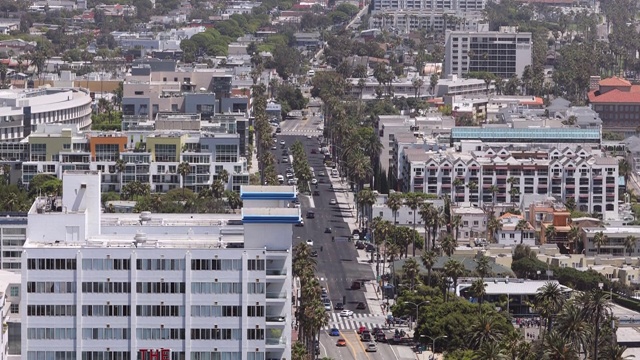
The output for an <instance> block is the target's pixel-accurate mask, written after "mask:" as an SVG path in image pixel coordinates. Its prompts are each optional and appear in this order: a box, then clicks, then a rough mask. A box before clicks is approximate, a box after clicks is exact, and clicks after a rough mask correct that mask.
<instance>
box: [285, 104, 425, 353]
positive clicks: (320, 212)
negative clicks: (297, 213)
mask: <svg viewBox="0 0 640 360" xmlns="http://www.w3.org/2000/svg"><path fill="white" fill-rule="evenodd" d="M318 119H319V118H318ZM316 121H317V120H316ZM280 126H281V130H282V133H281V134H278V137H277V141H278V143H277V150H273V152H274V154H275V156H276V159H278V160H279V161H280V163H279V164H278V174H281V175H284V174H285V172H286V169H287V168H288V167H289V166H291V160H292V159H291V157H290V156H289V159H288V163H283V162H282V159H283V155H282V152H283V149H282V147H283V146H282V145H281V143H280V142H281V141H284V142H285V145H284V147H285V148H289V147H291V145H292V144H293V143H294V142H295V141H296V140H299V141H300V142H302V144H303V145H304V146H305V149H306V150H307V157H308V160H309V165H310V166H311V167H313V169H314V171H315V174H316V178H317V179H318V185H317V188H316V187H315V186H314V185H311V190H312V191H313V190H318V191H319V193H320V195H319V196H307V195H302V194H301V195H300V196H299V198H300V202H301V208H302V215H303V217H304V227H295V228H294V232H293V234H294V235H293V236H294V245H296V244H298V243H300V242H303V241H307V240H308V239H311V240H313V248H314V250H316V251H317V252H318V257H317V258H316V262H317V271H316V274H317V276H318V278H319V279H320V283H321V285H322V286H324V287H325V288H326V289H327V291H328V293H329V299H330V300H331V304H332V306H334V305H335V304H336V303H338V302H345V309H349V310H352V311H353V312H354V316H353V317H349V318H341V317H340V316H339V314H338V313H339V311H335V310H331V311H330V312H329V313H330V319H329V325H328V326H326V327H325V328H324V329H322V330H321V335H320V345H321V346H320V354H321V357H323V356H328V357H330V358H332V359H336V360H337V359H344V360H386V359H398V360H405V359H406V360H408V359H415V354H414V353H413V351H411V349H409V348H408V347H397V346H391V345H388V344H384V343H380V344H378V349H377V351H376V352H366V351H365V349H366V343H362V342H361V341H360V338H359V336H358V334H357V333H356V331H357V329H358V328H359V327H360V326H365V327H367V328H368V329H373V328H375V327H383V325H384V323H385V315H384V314H383V313H382V311H381V310H380V302H379V300H378V298H377V294H376V293H375V290H374V287H373V280H374V273H373V270H372V267H371V264H369V263H367V261H366V253H364V251H363V250H360V251H358V250H356V248H355V244H354V243H353V242H349V241H347V240H346V237H347V236H350V235H351V229H353V228H355V222H356V210H355V209H354V205H353V194H352V193H347V191H346V190H345V189H344V187H343V186H341V185H340V183H339V180H338V179H337V178H331V177H330V173H329V171H327V170H328V169H326V168H325V167H324V165H323V158H324V156H323V155H322V154H320V153H317V154H311V149H313V148H315V149H318V148H319V143H318V139H317V135H319V134H320V133H321V132H320V131H315V133H313V132H311V131H312V130H313V129H315V127H316V126H317V125H314V124H313V120H311V116H309V120H306V121H304V120H286V121H283V122H281V125H280ZM303 130H307V131H308V132H306V133H303V132H301V131H303ZM296 132H297V133H298V134H300V135H293V134H296ZM303 134H304V135H303ZM308 135H311V139H309V138H308V137H307V136H308ZM320 172H324V175H320ZM332 180H333V185H334V187H335V188H336V190H335V191H332V190H330V186H331V184H332ZM331 200H336V205H330V202H331ZM308 210H312V211H314V213H315V218H313V219H307V218H306V213H307V211H308ZM327 228H330V230H331V232H330V233H327V232H325V231H326V230H327ZM339 237H345V238H340V239H338V238H339ZM333 238H336V239H337V240H336V241H335V242H334V241H333V240H332V239H333ZM354 281H366V283H365V286H363V287H362V289H360V290H351V289H350V287H351V284H352V282H354ZM359 302H363V303H365V304H366V309H365V310H358V309H356V305H357V304H358V303H359ZM334 327H335V328H337V329H339V330H340V332H341V335H340V336H339V337H336V336H333V337H332V336H329V330H330V329H331V328H334ZM387 336H388V337H392V336H393V332H392V331H388V332H387ZM338 338H342V339H345V340H346V345H347V346H345V347H337V346H336V341H337V340H338Z"/></svg>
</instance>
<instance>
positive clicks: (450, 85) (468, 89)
mask: <svg viewBox="0 0 640 360" xmlns="http://www.w3.org/2000/svg"><path fill="white" fill-rule="evenodd" d="M495 91H496V86H495V83H494V82H492V83H490V84H489V85H488V86H487V84H486V83H485V82H484V80H482V79H464V78H461V77H458V75H455V74H451V75H449V76H447V78H445V79H439V80H438V85H436V89H435V95H436V96H437V97H442V96H445V95H449V96H459V95H467V96H469V95H483V96H486V95H487V92H488V93H489V94H493V93H495Z"/></svg>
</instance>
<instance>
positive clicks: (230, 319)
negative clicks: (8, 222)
mask: <svg viewBox="0 0 640 360" xmlns="http://www.w3.org/2000/svg"><path fill="white" fill-rule="evenodd" d="M63 187H64V191H63V197H62V199H61V204H62V211H59V210H57V208H56V206H52V204H55V203H57V202H59V201H60V200H59V199H47V198H38V199H36V201H35V202H34V204H33V206H32V207H31V209H30V210H29V214H28V217H29V226H28V231H27V241H26V243H25V246H24V253H23V256H22V265H23V270H22V291H21V294H22V296H21V299H20V312H21V314H22V335H23V336H22V349H23V350H22V356H23V358H25V359H28V360H38V359H65V360H76V359H77V360H80V359H83V360H89V359H91V360H95V359H113V360H132V359H141V360H142V359H144V360H151V359H171V360H197V359H209V360H214V359H227V360H271V359H291V338H290V334H291V321H292V314H291V301H292V298H291V296H292V295H291V285H292V276H291V261H292V252H291V250H292V247H291V242H292V234H293V225H294V224H296V223H298V222H300V221H301V218H300V209H298V208H294V207H292V208H288V207H287V206H286V204H288V203H289V202H290V201H292V200H293V199H294V198H295V196H296V190H295V187H286V186H278V187H260V186H258V187H251V186H248V187H244V188H243V189H242V192H241V197H242V200H243V201H244V208H243V209H242V215H221V216H217V215H209V214H207V215H204V214H187V215H184V214H182V215H177V214H150V213H142V214H102V212H101V205H100V187H101V185H100V174H99V172H96V171H82V172H78V171H75V172H73V171H72V172H65V174H64V180H63Z"/></svg>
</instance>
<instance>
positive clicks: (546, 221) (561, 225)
mask: <svg viewBox="0 0 640 360" xmlns="http://www.w3.org/2000/svg"><path fill="white" fill-rule="evenodd" d="M528 213H529V218H528V219H527V220H528V221H529V223H531V224H532V225H533V226H534V228H535V229H536V230H537V231H539V233H540V243H541V244H556V245H558V246H559V247H560V248H561V249H564V250H566V251H565V253H573V252H574V251H575V244H573V243H570V242H569V231H571V212H570V211H569V210H568V209H567V207H566V206H565V205H564V204H563V203H561V202H555V201H551V200H547V201H538V202H534V203H532V204H530V205H529V212H528ZM550 228H551V229H553V230H549V229H550Z"/></svg>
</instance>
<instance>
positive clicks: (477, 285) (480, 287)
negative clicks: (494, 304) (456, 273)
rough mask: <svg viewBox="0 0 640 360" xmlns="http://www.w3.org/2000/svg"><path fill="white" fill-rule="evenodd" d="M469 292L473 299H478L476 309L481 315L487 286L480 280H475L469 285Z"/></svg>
mask: <svg viewBox="0 0 640 360" xmlns="http://www.w3.org/2000/svg"><path fill="white" fill-rule="evenodd" d="M469 291H471V293H472V294H473V297H475V298H476V299H478V309H479V310H480V313H482V300H483V298H484V296H485V295H486V294H487V284H485V283H484V280H482V279H476V280H475V281H474V282H473V284H471V287H470V288H469Z"/></svg>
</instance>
